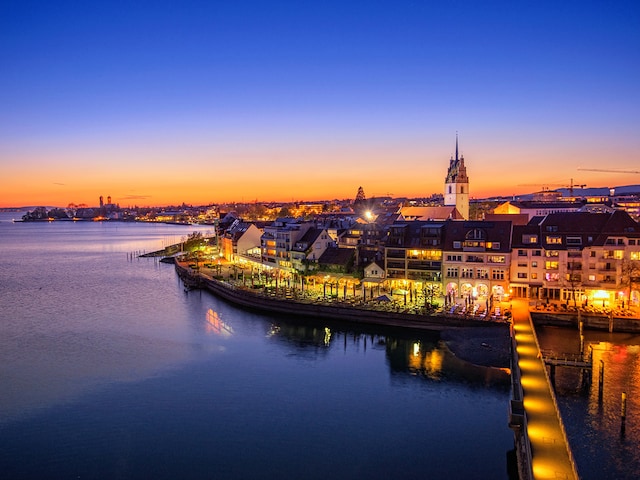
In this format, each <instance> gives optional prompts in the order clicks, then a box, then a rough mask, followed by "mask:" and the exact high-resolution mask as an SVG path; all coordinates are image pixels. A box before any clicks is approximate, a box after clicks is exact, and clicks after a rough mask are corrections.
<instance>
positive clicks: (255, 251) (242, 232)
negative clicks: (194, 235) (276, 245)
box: [220, 219, 263, 262]
mask: <svg viewBox="0 0 640 480" xmlns="http://www.w3.org/2000/svg"><path fill="white" fill-rule="evenodd" d="M262 234H263V230H262V228H258V227H257V226H256V225H255V224H253V223H248V222H243V221H242V220H240V219H236V220H235V221H234V222H233V223H232V224H231V226H230V227H229V228H228V229H227V230H225V231H224V233H223V235H222V236H221V237H220V253H222V256H223V257H224V258H225V259H227V260H228V261H230V262H236V261H238V260H240V258H243V259H245V260H248V259H252V260H258V261H260V254H261V250H260V238H261V237H262Z"/></svg>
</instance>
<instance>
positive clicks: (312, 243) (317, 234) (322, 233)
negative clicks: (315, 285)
mask: <svg viewBox="0 0 640 480" xmlns="http://www.w3.org/2000/svg"><path fill="white" fill-rule="evenodd" d="M332 246H335V242H334V241H333V239H332V238H331V236H330V235H329V233H328V232H327V231H326V230H325V229H323V228H315V227H314V228H309V229H308V230H307V231H306V232H305V234H304V235H302V237H300V238H299V239H298V240H296V241H295V243H294V244H293V247H292V248H291V251H290V255H289V256H290V259H291V268H292V269H293V270H294V271H297V272H301V273H307V272H313V271H316V270H317V269H318V260H319V259H320V257H321V256H322V254H323V253H324V252H325V250H326V249H327V248H329V247H332Z"/></svg>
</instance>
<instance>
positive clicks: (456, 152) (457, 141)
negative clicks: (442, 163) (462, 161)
mask: <svg viewBox="0 0 640 480" xmlns="http://www.w3.org/2000/svg"><path fill="white" fill-rule="evenodd" d="M457 161H458V131H457V130H456V162H457Z"/></svg>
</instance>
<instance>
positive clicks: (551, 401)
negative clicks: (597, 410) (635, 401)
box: [512, 300, 578, 480]
mask: <svg viewBox="0 0 640 480" xmlns="http://www.w3.org/2000/svg"><path fill="white" fill-rule="evenodd" d="M512 313H513V329H514V334H515V338H516V349H517V352H518V367H519V369H520V374H521V382H522V388H523V391H524V397H523V398H524V409H525V411H526V418H527V434H528V437H529V441H530V444H531V451H532V470H533V478H534V479H536V480H543V479H554V480H557V479H577V478H578V474H577V471H576V469H575V463H574V462H573V458H572V456H571V453H570V447H569V445H568V442H567V439H566V434H565V432H564V429H563V426H562V423H561V419H560V417H559V414H558V411H557V407H556V402H555V395H554V393H553V391H552V389H551V386H550V384H549V381H548V377H547V373H546V367H545V365H544V362H543V360H542V358H541V357H540V353H539V352H540V350H539V346H538V343H537V339H536V336H535V331H534V329H533V325H532V323H531V318H530V315H529V305H528V302H527V301H526V300H513V302H512Z"/></svg>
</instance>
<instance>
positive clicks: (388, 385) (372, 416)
mask: <svg viewBox="0 0 640 480" xmlns="http://www.w3.org/2000/svg"><path fill="white" fill-rule="evenodd" d="M190 231H191V230H189V229H188V228H185V227H176V226H149V225H127V224H83V223H76V224H73V223H69V224H63V223H52V224H8V225H7V224H3V223H1V222H0V241H1V242H2V247H3V253H4V256H3V262H2V269H3V270H2V273H3V275H1V276H0V282H2V285H0V286H1V287H2V307H3V308H2V310H1V311H0V365H2V368H1V369H0V385H2V387H3V388H2V389H0V428H1V429H2V435H0V471H2V472H3V478H43V477H46V476H52V475H54V476H60V477H67V478H71V477H74V478H75V477H78V476H80V477H82V478H87V477H89V478H91V477H94V478H113V477H118V478H150V477H153V478H210V477H211V476H212V475H213V476H215V477H216V478H282V477H288V478H291V477H296V478H298V477H299V478H302V477H304V478H328V477H331V478H361V477H369V478H391V477H395V476H397V475H398V472H402V474H403V476H404V475H407V476H413V477H422V476H425V472H428V476H429V477H432V478H443V477H447V478H472V477H473V478H498V479H499V478H507V466H506V463H507V462H506V455H507V452H508V450H510V449H511V448H512V445H513V444H512V434H511V432H510V431H509V430H508V428H507V426H506V406H507V403H508V389H507V388H504V387H501V386H497V385H496V384H495V383H493V381H492V379H491V378H490V375H487V373H486V369H480V368H478V369H477V370H476V369H474V368H467V367H468V365H466V364H464V362H461V361H460V360H458V359H457V358H456V357H455V356H453V355H452V354H451V353H450V352H448V350H447V349H446V347H445V346H444V345H443V344H442V343H441V342H440V340H439V338H438V337H437V335H414V334H408V333H406V332H396V331H381V330H380V329H371V330H360V331H353V330H352V329H349V328H347V327H345V326H344V325H342V324H336V323H315V322H311V323H309V322H308V321H303V320H301V319H282V318H278V317H269V316H263V315H257V314H255V313H251V312H246V311H242V310H237V309H236V308H234V307H233V306H231V305H229V304H226V303H224V302H222V301H220V300H218V299H216V298H215V297H212V296H211V295H209V294H208V293H206V292H201V291H190V292H185V291H184V289H183V288H182V285H181V284H180V282H179V280H178V279H177V276H176V275H175V272H174V269H173V267H172V266H170V265H164V264H160V263H158V262H155V261H153V260H147V259H144V260H142V259H141V260H138V259H133V260H131V259H130V258H129V256H128V255H127V254H128V253H130V252H132V251H143V250H146V251H149V250H152V249H153V248H156V247H157V246H158V245H159V244H161V243H162V242H163V239H165V238H167V237H170V236H175V235H181V234H183V235H186V234H188V233H190ZM452 432H455V433H454V434H452ZM460 458H464V465H461V462H460ZM248 460H250V461H248ZM212 472H213V474H212Z"/></svg>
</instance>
